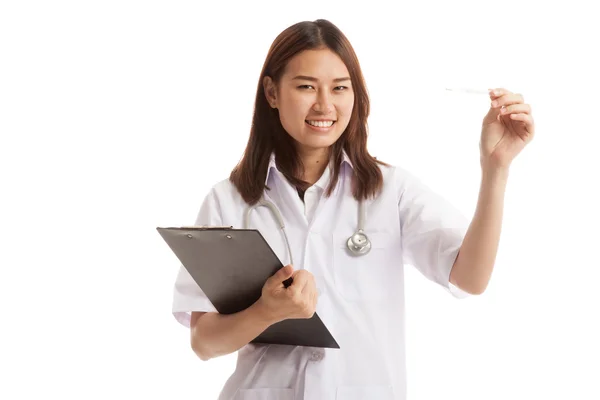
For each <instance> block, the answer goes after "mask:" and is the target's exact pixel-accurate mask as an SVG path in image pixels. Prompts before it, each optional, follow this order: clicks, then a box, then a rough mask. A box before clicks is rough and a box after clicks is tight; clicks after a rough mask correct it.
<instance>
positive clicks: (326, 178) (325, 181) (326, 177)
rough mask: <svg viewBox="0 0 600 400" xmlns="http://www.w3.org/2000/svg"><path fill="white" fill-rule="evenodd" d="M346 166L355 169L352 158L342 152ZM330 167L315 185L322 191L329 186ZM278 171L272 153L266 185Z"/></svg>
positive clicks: (344, 151) (273, 153)
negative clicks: (274, 171) (273, 173)
mask: <svg viewBox="0 0 600 400" xmlns="http://www.w3.org/2000/svg"><path fill="white" fill-rule="evenodd" d="M344 163H345V164H348V166H349V167H350V168H354V166H353V165H352V161H350V158H349V157H348V154H347V153H346V150H342V166H343V165H344ZM330 167H331V165H328V166H327V168H325V172H323V175H322V176H321V178H319V180H318V181H317V182H316V183H315V185H317V186H319V187H320V188H321V189H325V186H327V185H328V183H329V175H330V173H331V172H330ZM273 169H275V170H277V171H279V170H278V169H277V164H276V162H275V152H272V153H271V157H270V159H269V167H268V169H267V177H266V178H265V185H267V184H268V182H269V176H270V175H271V170H273Z"/></svg>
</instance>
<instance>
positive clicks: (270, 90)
mask: <svg viewBox="0 0 600 400" xmlns="http://www.w3.org/2000/svg"><path fill="white" fill-rule="evenodd" d="M263 88H264V90H265V97H266V98H267V102H268V103H269V104H270V105H271V107H272V108H277V87H276V85H275V82H273V79H271V77H270V76H265V78H264V79H263Z"/></svg>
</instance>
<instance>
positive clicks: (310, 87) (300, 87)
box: [298, 85, 314, 89]
mask: <svg viewBox="0 0 600 400" xmlns="http://www.w3.org/2000/svg"><path fill="white" fill-rule="evenodd" d="M298 89H314V88H313V87H312V85H300V86H298Z"/></svg>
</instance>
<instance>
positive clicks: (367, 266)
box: [173, 20, 534, 400]
mask: <svg viewBox="0 0 600 400" xmlns="http://www.w3.org/2000/svg"><path fill="white" fill-rule="evenodd" d="M490 99H491V101H492V103H491V107H490V110H489V112H488V114H487V115H486V116H485V118H484V120H483V127H482V135H481V142H480V150H481V168H482V181H481V190H480V193H479V202H478V204H477V210H476V212H475V216H474V218H473V220H472V221H471V223H470V224H469V222H468V221H467V220H466V219H464V217H463V216H462V215H461V214H460V213H459V212H457V210H456V209H455V208H454V207H452V206H451V205H450V204H448V203H447V202H446V201H445V200H444V199H443V198H441V197H440V196H438V195H436V194H435V193H433V192H432V191H431V190H429V189H428V188H427V187H426V186H425V185H423V184H422V183H420V181H419V180H418V179H416V178H415V177H414V176H412V175H410V174H409V173H408V171H406V170H404V169H402V168H400V167H393V166H390V165H387V164H384V163H382V162H380V161H377V160H376V159H375V158H373V157H372V156H371V155H369V153H368V151H367V147H366V145H367V127H366V125H367V117H368V115H369V98H368V96H367V90H366V87H365V83H364V81H363V76H362V73H361V70H360V66H359V63H358V60H357V58H356V55H355V53H354V51H353V49H352V47H351V45H350V43H349V42H348V40H347V39H346V37H345V36H344V35H343V34H342V33H341V32H340V31H339V30H338V29H337V28H336V27H335V26H334V25H333V24H331V23H330V22H328V21H326V20H317V21H315V22H302V23H298V24H295V25H293V26H291V27H289V28H288V29H286V30H285V31H283V32H282V33H281V34H280V35H279V36H278V37H277V38H276V39H275V41H274V43H273V45H272V46H271V49H270V51H269V53H268V55H267V58H266V61H265V64H264V67H263V70H262V72H261V76H260V81H259V85H258V90H257V94H256V103H255V110H254V116H253V121H252V128H251V131H250V138H249V141H248V145H247V148H246V150H245V153H244V156H243V158H242V160H241V161H240V163H239V165H238V166H237V167H236V168H235V169H234V170H233V172H232V173H231V175H230V178H229V179H228V180H224V181H222V182H219V183H217V184H216V185H215V186H214V187H213V188H212V190H211V191H210V193H209V194H208V195H207V197H206V198H205V200H204V202H203V204H202V206H201V209H200V212H199V215H198V218H197V220H196V224H197V225H217V226H233V227H244V213H245V211H246V209H247V208H248V207H249V206H250V205H255V204H257V202H258V201H259V200H261V199H264V200H267V201H269V202H272V203H273V204H274V205H275V207H276V208H277V209H278V210H279V212H280V213H281V216H282V218H283V220H284V223H285V226H286V233H287V237H288V239H289V244H290V249H291V253H292V254H293V257H294V258H293V259H294V263H295V265H290V264H291V263H290V264H288V265H286V266H285V267H284V268H282V269H281V270H279V271H278V272H277V273H276V274H275V275H274V276H273V277H271V278H270V279H269V280H268V281H267V282H266V283H265V285H264V288H263V290H262V297H261V298H260V299H259V300H258V301H257V302H256V303H255V304H254V305H253V306H251V307H250V308H248V309H246V310H244V311H242V312H239V313H237V314H231V315H220V314H218V313H217V312H216V310H215V308H214V307H213V305H212V304H211V303H210V301H209V300H208V299H207V298H206V296H205V295H204V293H203V292H202V291H201V290H200V288H199V287H198V286H197V285H196V284H195V283H194V281H193V280H192V279H191V277H190V276H189V274H188V273H187V272H186V270H185V269H184V268H181V269H180V272H179V275H178V276H177V281H176V284H175V296H174V303H173V313H174V315H175V316H176V317H177V318H178V320H179V321H180V322H181V323H183V324H184V325H186V326H189V327H190V328H191V343H192V348H193V349H194V351H195V353H196V354H197V355H198V356H199V357H200V358H201V359H202V360H208V359H210V358H214V357H218V356H221V355H224V354H230V353H233V352H236V351H239V352H238V363H237V368H236V371H235V372H234V374H233V375H232V376H231V377H230V378H229V380H228V381H227V383H226V385H225V387H224V388H223V390H222V392H221V396H220V398H222V399H234V398H235V399H282V400H286V399H296V400H297V399H309V400H312V399H344V400H349V399H350V400H352V399H404V398H405V395H406V384H405V350H404V337H405V336H404V316H403V315H404V314H403V313H404V289H403V285H404V281H403V274H404V272H403V266H404V264H411V265H414V266H415V267H416V268H418V269H419V270H420V271H421V272H422V273H423V274H424V275H425V276H426V277H427V278H429V279H430V280H432V281H433V282H436V283H438V284H439V285H441V286H442V287H444V288H446V289H447V290H448V291H450V292H451V293H453V294H455V295H456V296H458V297H464V296H466V295H468V294H480V293H482V292H483V291H484V289H485V288H486V286H487V284H488V281H489V279H490V275H491V273H492V268H493V265H494V261H495V257H496V252H497V247H498V241H499V237H500V226H501V219H502V208H503V196H504V190H505V186H506V180H507V177H508V169H509V166H510V163H511V161H512V160H513V159H514V157H515V156H516V155H517V154H518V153H519V152H520V151H521V150H522V149H523V148H524V146H525V145H526V144H527V143H528V142H529V141H531V139H532V137H533V132H534V124H533V120H532V117H531V109H530V107H529V106H528V105H527V104H524V102H523V98H522V96H520V95H518V94H513V93H511V92H509V91H507V90H504V89H496V90H493V91H490ZM359 211H361V212H362V211H364V213H365V215H366V217H365V218H364V220H363V222H362V223H360V219H361V218H359ZM248 225H249V226H248V227H251V228H254V229H258V230H259V231H260V232H261V234H262V235H263V236H264V237H265V239H266V240H267V241H268V243H269V244H270V245H271V247H273V249H274V251H275V252H276V253H277V255H278V257H279V259H280V260H282V262H287V263H289V260H290V255H289V254H288V251H287V246H286V243H285V241H284V240H282V236H281V232H280V230H279V226H278V225H277V223H276V220H275V219H274V216H273V214H272V213H271V211H270V210H269V209H268V208H267V207H260V208H255V209H253V211H252V213H251V214H250V216H249V224H248ZM359 225H360V226H359ZM359 227H360V228H363V230H364V234H365V235H366V237H367V238H368V239H369V240H370V248H366V247H364V243H362V242H361V240H363V239H365V237H364V236H360V235H359V236H356V237H354V239H355V242H354V243H350V244H351V245H352V244H354V245H356V246H357V252H363V253H364V254H362V255H358V256H356V255H353V254H351V253H350V252H349V251H348V249H349V247H348V242H349V237H351V236H353V233H355V232H356V231H357V229H358V228H359ZM350 242H352V240H350ZM361 249H363V250H361ZM286 260H287V261H286ZM290 277H292V278H293V283H292V284H291V286H289V287H286V285H284V284H283V283H282V282H283V281H285V280H287V279H288V278H290ZM315 311H316V312H317V313H318V314H319V316H320V317H321V319H322V320H323V321H324V322H325V324H326V325H327V327H328V328H329V330H330V331H331V332H332V334H333V336H334V337H335V339H336V340H337V342H338V343H339V345H340V349H320V348H309V347H299V346H284V345H255V344H249V342H250V341H251V340H252V339H254V338H255V337H256V336H258V335H259V334H260V333H261V332H263V331H264V330H265V329H266V328H267V327H269V326H270V325H272V324H274V323H276V322H278V321H282V320H284V319H287V318H310V317H311V316H312V315H313V314H314V313H315Z"/></svg>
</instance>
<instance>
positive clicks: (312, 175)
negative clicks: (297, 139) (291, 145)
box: [298, 149, 329, 185]
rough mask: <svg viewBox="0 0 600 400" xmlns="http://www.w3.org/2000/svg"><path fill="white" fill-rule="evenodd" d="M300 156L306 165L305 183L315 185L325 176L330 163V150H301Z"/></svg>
mask: <svg viewBox="0 0 600 400" xmlns="http://www.w3.org/2000/svg"><path fill="white" fill-rule="evenodd" d="M298 155H299V156H300V159H301V160H302V163H303V164H304V176H303V177H302V180H303V181H306V182H308V183H310V184H311V185H313V184H315V182H317V181H318V180H319V178H320V177H321V175H323V172H324V171H325V168H327V164H328V163H329V149H314V150H310V151H309V150H304V151H301V150H299V152H298Z"/></svg>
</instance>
